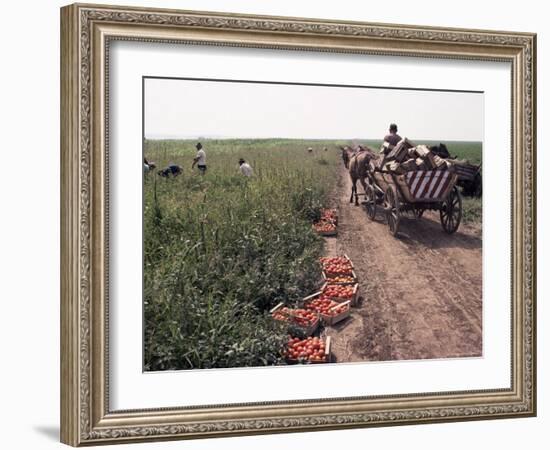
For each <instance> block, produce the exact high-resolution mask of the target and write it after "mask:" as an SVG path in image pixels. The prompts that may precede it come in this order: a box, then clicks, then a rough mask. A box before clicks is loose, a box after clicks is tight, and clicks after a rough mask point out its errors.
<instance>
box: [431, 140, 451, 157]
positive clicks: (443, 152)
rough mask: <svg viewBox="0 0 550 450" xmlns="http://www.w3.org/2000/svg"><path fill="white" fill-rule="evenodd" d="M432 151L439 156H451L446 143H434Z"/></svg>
mask: <svg viewBox="0 0 550 450" xmlns="http://www.w3.org/2000/svg"><path fill="white" fill-rule="evenodd" d="M430 150H431V152H432V153H433V154H434V155H437V156H439V157H440V158H450V157H451V154H450V153H449V150H448V149H447V146H446V145H445V144H441V143H440V144H439V145H432V146H431V147H430Z"/></svg>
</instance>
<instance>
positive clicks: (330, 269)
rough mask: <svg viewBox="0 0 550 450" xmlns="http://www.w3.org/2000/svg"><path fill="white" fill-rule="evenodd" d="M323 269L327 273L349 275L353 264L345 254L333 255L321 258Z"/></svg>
mask: <svg viewBox="0 0 550 450" xmlns="http://www.w3.org/2000/svg"><path fill="white" fill-rule="evenodd" d="M320 260H321V264H322V265H323V270H324V271H325V272H326V273H327V274H328V275H351V274H352V270H353V264H352V263H351V261H350V260H349V259H348V258H346V257H345V256H334V257H324V258H321V259H320Z"/></svg>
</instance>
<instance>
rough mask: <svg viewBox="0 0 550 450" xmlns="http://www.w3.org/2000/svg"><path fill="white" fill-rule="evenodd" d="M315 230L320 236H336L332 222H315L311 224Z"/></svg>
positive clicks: (335, 229)
mask: <svg viewBox="0 0 550 450" xmlns="http://www.w3.org/2000/svg"><path fill="white" fill-rule="evenodd" d="M313 229H314V230H315V232H316V233H317V234H319V235H321V236H337V235H338V230H337V228H336V224H335V223H333V222H323V221H321V222H316V223H314V224H313Z"/></svg>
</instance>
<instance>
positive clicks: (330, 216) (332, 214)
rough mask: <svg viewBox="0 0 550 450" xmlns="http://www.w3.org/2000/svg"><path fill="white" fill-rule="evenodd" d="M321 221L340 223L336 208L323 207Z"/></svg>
mask: <svg viewBox="0 0 550 450" xmlns="http://www.w3.org/2000/svg"><path fill="white" fill-rule="evenodd" d="M320 221H321V222H332V223H334V224H335V225H338V212H337V211H336V210H335V209H331V208H323V209H321V220H320Z"/></svg>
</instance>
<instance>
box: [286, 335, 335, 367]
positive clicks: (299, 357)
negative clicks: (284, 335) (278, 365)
mask: <svg viewBox="0 0 550 450" xmlns="http://www.w3.org/2000/svg"><path fill="white" fill-rule="evenodd" d="M283 354H284V357H285V359H286V361H287V363H289V364H320V363H327V362H330V336H328V337H327V338H326V339H322V338H319V337H311V336H310V337H308V338H305V339H300V338H297V337H291V338H290V339H289V340H288V343H287V346H286V349H285V351H284V353H283Z"/></svg>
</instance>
